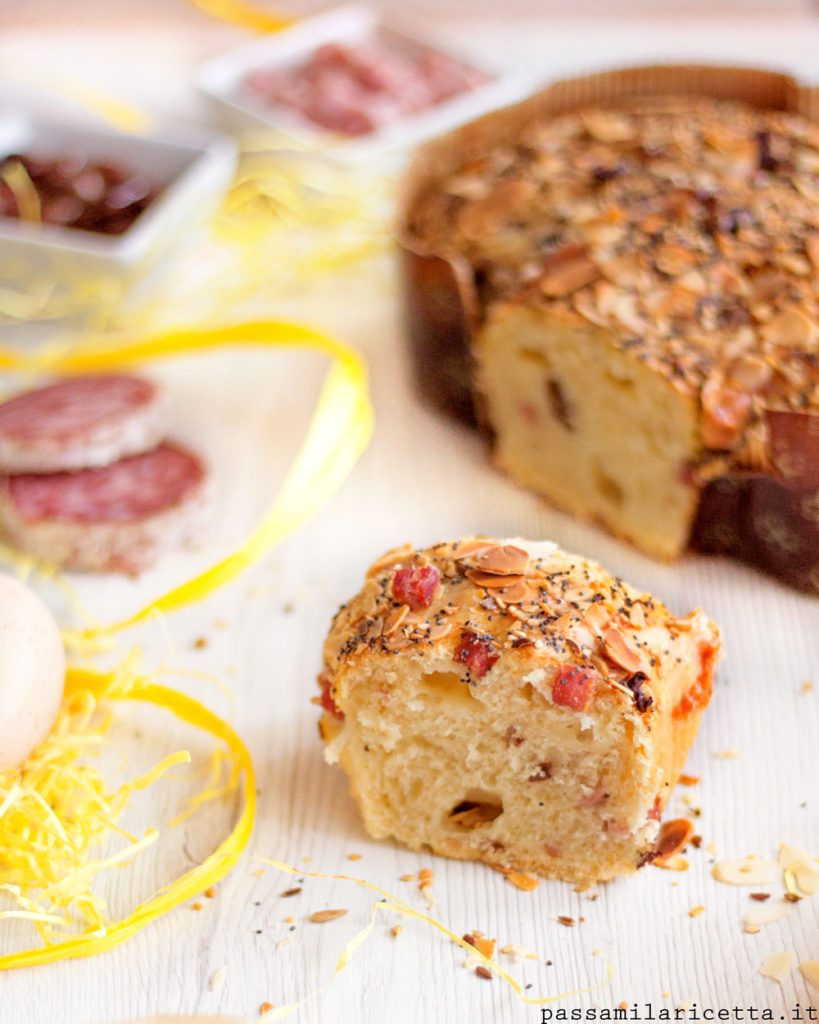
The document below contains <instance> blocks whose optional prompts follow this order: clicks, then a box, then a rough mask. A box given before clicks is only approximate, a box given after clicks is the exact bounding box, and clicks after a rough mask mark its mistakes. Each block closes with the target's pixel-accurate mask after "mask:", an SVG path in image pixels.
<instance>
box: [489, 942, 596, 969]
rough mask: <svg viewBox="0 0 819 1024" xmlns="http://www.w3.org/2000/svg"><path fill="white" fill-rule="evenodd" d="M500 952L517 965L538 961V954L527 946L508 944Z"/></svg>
mask: <svg viewBox="0 0 819 1024" xmlns="http://www.w3.org/2000/svg"><path fill="white" fill-rule="evenodd" d="M499 952H500V953H503V955H504V956H508V957H511V958H512V961H513V963H516V964H522V963H523V961H524V960H537V959H538V955H537V953H533V952H532V951H531V950H530V949H527V948H526V947H525V946H516V945H514V944H513V943H507V944H506V945H505V946H501V948H500V950H499ZM598 952H599V951H598Z"/></svg>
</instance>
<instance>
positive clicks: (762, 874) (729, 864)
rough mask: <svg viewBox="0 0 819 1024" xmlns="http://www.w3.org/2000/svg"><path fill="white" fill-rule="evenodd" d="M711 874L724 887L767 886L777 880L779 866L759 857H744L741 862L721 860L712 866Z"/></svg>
mask: <svg viewBox="0 0 819 1024" xmlns="http://www.w3.org/2000/svg"><path fill="white" fill-rule="evenodd" d="M711 874H712V875H713V877H714V878H715V879H716V880H717V881H718V882H725V884H726V885H768V884H770V883H771V882H775V881H776V880H777V879H778V878H779V876H780V866H779V865H778V864H777V863H776V862H775V861H772V860H763V859H762V858H761V857H745V858H743V859H742V860H721V861H720V862H719V864H715V865H714V866H713V868H712V869H711Z"/></svg>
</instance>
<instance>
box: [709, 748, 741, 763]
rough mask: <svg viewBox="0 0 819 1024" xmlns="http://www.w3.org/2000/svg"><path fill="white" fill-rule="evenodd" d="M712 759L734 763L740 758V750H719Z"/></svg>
mask: <svg viewBox="0 0 819 1024" xmlns="http://www.w3.org/2000/svg"><path fill="white" fill-rule="evenodd" d="M714 757H718V758H719V759H720V760H721V761H735V760H736V759H737V758H738V757H742V751H741V750H720V751H718V752H717V753H716V754H714Z"/></svg>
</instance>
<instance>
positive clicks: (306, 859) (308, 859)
mask: <svg viewBox="0 0 819 1024" xmlns="http://www.w3.org/2000/svg"><path fill="white" fill-rule="evenodd" d="M302 860H303V861H304V863H305V864H312V863H313V858H312V857H302Z"/></svg>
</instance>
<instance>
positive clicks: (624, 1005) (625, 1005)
mask: <svg viewBox="0 0 819 1024" xmlns="http://www.w3.org/2000/svg"><path fill="white" fill-rule="evenodd" d="M617 1005H618V1007H619V1008H620V1009H621V1010H627V1009H628V1003H627V1002H626V1001H625V999H621V1000H620V1002H619V1003H618V1004H617Z"/></svg>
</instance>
